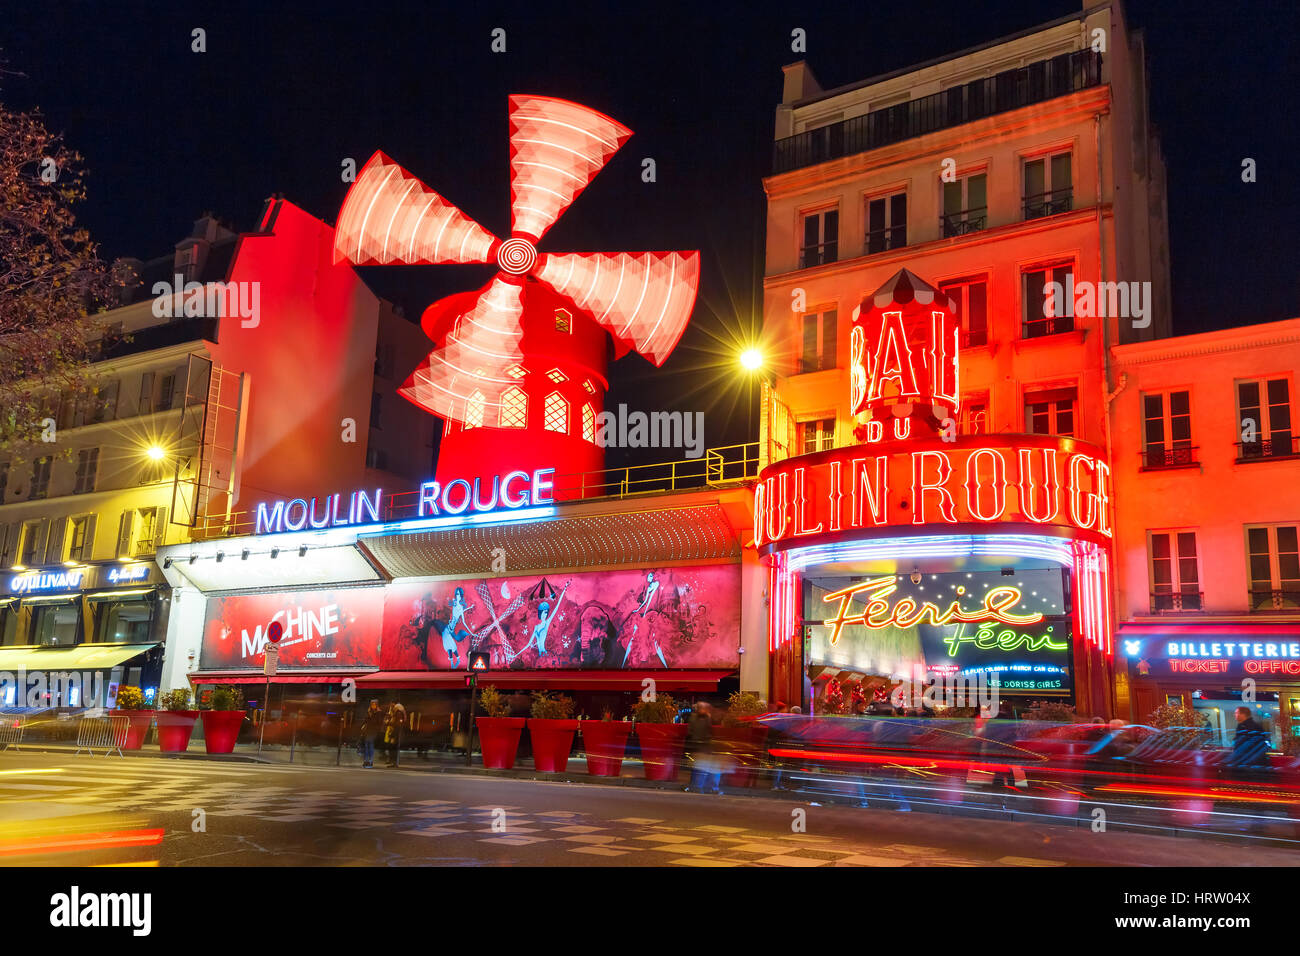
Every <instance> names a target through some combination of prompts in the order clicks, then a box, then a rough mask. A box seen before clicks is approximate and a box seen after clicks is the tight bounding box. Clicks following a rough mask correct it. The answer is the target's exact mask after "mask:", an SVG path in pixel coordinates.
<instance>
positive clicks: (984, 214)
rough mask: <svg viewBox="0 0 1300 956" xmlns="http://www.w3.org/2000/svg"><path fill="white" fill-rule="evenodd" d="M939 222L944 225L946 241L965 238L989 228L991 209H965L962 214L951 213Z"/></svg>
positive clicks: (986, 207) (942, 217)
mask: <svg viewBox="0 0 1300 956" xmlns="http://www.w3.org/2000/svg"><path fill="white" fill-rule="evenodd" d="M939 220H940V222H941V224H942V225H943V237H944V238H945V239H951V238H952V237H953V236H964V235H967V234H969V233H972V232H979V231H980V230H981V229H987V228H988V224H989V207H988V206H979V207H977V208H974V209H963V210H962V211H961V212H950V213H948V214H947V215H943V216H940V217H939Z"/></svg>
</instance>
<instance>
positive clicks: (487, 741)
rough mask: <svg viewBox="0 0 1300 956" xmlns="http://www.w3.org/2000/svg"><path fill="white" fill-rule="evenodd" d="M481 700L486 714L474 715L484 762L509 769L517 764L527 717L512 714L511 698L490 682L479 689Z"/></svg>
mask: <svg viewBox="0 0 1300 956" xmlns="http://www.w3.org/2000/svg"><path fill="white" fill-rule="evenodd" d="M478 702H479V703H480V704H482V705H483V710H484V711H486V713H487V716H486V717H476V718H474V723H475V725H476V726H477V727H478V739H479V746H480V748H481V749H482V751H483V766H484V767H487V768H488V769H490V770H509V769H510V768H512V767H513V766H514V765H515V754H517V753H518V752H519V735H520V734H522V733H523V732H524V718H522V717H511V716H509V715H510V701H509V700H507V699H506V698H505V697H503V696H502V695H501V694H499V693H497V689H496V688H495V687H494V686H492V685H491V684H488V685H487V686H486V687H484V688H483V689H482V690H480V691H479V692H478Z"/></svg>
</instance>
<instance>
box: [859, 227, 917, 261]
mask: <svg viewBox="0 0 1300 956" xmlns="http://www.w3.org/2000/svg"><path fill="white" fill-rule="evenodd" d="M862 245H863V248H864V249H866V251H867V255H872V254H873V253H876V252H885V251H886V250H888V249H902V248H903V247H904V246H905V245H907V226H890V227H889V228H888V229H873V230H871V231H870V232H868V233H867V237H866V239H865V240H864V241H863V244H862Z"/></svg>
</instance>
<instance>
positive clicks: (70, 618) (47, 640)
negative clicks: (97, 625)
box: [28, 601, 81, 647]
mask: <svg viewBox="0 0 1300 956" xmlns="http://www.w3.org/2000/svg"><path fill="white" fill-rule="evenodd" d="M31 612H32V624H31V631H30V635H31V636H30V637H29V638H28V643H29V644H42V645H46V646H52V647H67V646H69V645H72V644H79V643H81V607H80V602H79V601H67V602H60V603H58V604H35V605H32V607H31Z"/></svg>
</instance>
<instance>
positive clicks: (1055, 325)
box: [1021, 315, 1074, 339]
mask: <svg viewBox="0 0 1300 956" xmlns="http://www.w3.org/2000/svg"><path fill="white" fill-rule="evenodd" d="M1073 331H1074V316H1072V315H1053V316H1048V317H1047V318H1042V319H1025V323H1024V329H1023V330H1022V332H1021V335H1022V337H1023V338H1026V339H1039V338H1042V337H1043V336H1044V335H1057V334H1059V333H1061V332H1073Z"/></svg>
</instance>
